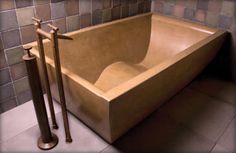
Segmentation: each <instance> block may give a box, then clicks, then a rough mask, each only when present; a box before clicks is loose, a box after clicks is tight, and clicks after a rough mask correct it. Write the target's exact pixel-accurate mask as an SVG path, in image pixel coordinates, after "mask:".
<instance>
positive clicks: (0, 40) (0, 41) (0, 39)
mask: <svg viewBox="0 0 236 153" xmlns="http://www.w3.org/2000/svg"><path fill="white" fill-rule="evenodd" d="M2 50H3V42H2V34H1V33H0V52H1V51H2Z"/></svg>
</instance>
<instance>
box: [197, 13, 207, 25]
mask: <svg viewBox="0 0 236 153" xmlns="http://www.w3.org/2000/svg"><path fill="white" fill-rule="evenodd" d="M195 20H196V21H199V22H202V23H204V22H205V20H206V11H204V10H197V11H196V12H195Z"/></svg>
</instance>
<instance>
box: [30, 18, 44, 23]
mask: <svg viewBox="0 0 236 153" xmlns="http://www.w3.org/2000/svg"><path fill="white" fill-rule="evenodd" d="M32 20H33V21H35V22H38V23H41V22H42V20H41V19H38V18H35V17H32Z"/></svg>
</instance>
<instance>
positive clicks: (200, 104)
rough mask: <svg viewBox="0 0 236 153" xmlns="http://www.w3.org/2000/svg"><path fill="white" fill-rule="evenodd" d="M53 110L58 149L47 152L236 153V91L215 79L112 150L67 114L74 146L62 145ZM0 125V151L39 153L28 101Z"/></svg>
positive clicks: (191, 89)
mask: <svg viewBox="0 0 236 153" xmlns="http://www.w3.org/2000/svg"><path fill="white" fill-rule="evenodd" d="M55 106H56V107H55V108H56V117H57V120H58V122H59V126H60V129H59V130H53V132H54V133H56V134H57V136H58V137H59V144H58V145H57V146H56V147H55V148H54V149H52V150H50V151H49V152H102V153H112V152H114V153H119V152H171V153H172V152H179V153H190V152H194V153H199V152H201V153H209V152H211V153H222V152H225V153H232V152H236V86H235V85H234V84H232V83H231V82H227V81H223V80H219V79H216V78H206V77H201V78H199V79H197V80H195V81H194V82H193V83H191V84H190V85H189V86H188V87H186V88H185V89H184V90H182V91H181V92H180V93H179V94H178V95H176V96H175V97H173V98H172V99H171V100H170V101H169V102H167V103H166V104H164V105H163V106H162V107H161V108H160V109H158V110H157V111H155V112H154V113H153V114H152V115H150V116H149V117H148V118H147V119H145V120H144V121H143V122H141V123H140V124H138V126H136V127H134V128H133V129H131V130H130V131H129V132H128V133H127V134H125V135H124V136H122V137H121V138H120V139H118V140H117V141H116V142H115V143H113V144H112V145H109V144H108V143H107V142H106V141H104V140H103V139H102V138H101V137H99V136H98V135H96V134H95V133H94V132H93V131H92V130H90V129H89V128H88V127H87V126H85V125H84V124H83V123H81V122H80V121H79V120H78V119H76V118H75V117H74V116H72V115H69V121H70V128H71V133H72V137H73V142H72V143H71V144H66V143H65V141H64V131H63V125H62V115H61V112H60V107H59V106H58V104H56V103H55ZM0 121H1V125H0V128H1V129H0V130H1V131H0V132H1V133H0V134H1V135H0V152H41V150H39V149H38V148H37V146H36V142H37V141H36V140H37V138H38V136H39V129H38V126H37V122H36V118H35V115H34V109H33V105H32V102H31V101H30V102H28V103H26V104H24V105H22V106H20V107H17V108H15V109H13V110H10V111H8V112H5V113H3V114H1V115H0ZM42 152H45V151H42Z"/></svg>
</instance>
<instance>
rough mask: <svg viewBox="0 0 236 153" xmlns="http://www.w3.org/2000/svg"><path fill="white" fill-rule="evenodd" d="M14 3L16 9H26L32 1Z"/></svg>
mask: <svg viewBox="0 0 236 153" xmlns="http://www.w3.org/2000/svg"><path fill="white" fill-rule="evenodd" d="M15 1H16V7H17V8H22V7H28V6H32V5H33V0H15Z"/></svg>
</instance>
